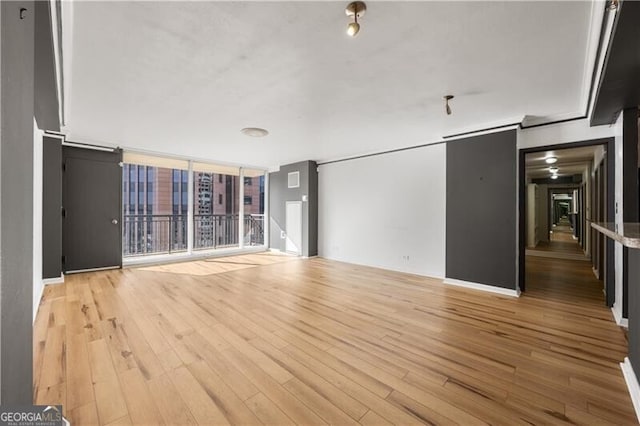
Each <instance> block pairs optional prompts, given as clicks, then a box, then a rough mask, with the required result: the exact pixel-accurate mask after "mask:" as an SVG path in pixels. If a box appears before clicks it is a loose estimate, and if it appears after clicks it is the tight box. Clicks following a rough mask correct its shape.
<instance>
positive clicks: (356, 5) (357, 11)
mask: <svg viewBox="0 0 640 426" xmlns="http://www.w3.org/2000/svg"><path fill="white" fill-rule="evenodd" d="M366 11H367V5H366V4H365V3H364V2H363V1H354V2H351V3H349V5H348V6H347V8H346V9H345V10H344V13H346V14H347V16H348V17H353V22H349V25H347V35H349V36H350V37H355V36H356V34H358V32H359V31H360V24H359V23H358V18H361V17H362V16H363V15H364V13H365V12H366Z"/></svg>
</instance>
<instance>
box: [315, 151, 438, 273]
mask: <svg viewBox="0 0 640 426" xmlns="http://www.w3.org/2000/svg"><path fill="white" fill-rule="evenodd" d="M445 167H446V147H445V144H439V145H431V146H427V147H422V148H416V149H412V150H407V151H401V152H396V153H390V154H384V155H378V156H373V157H366V158H362V159H357V160H350V161H344V162H339V163H333V164H326V165H321V166H320V167H319V185H318V186H319V203H318V204H319V213H318V215H319V241H318V250H319V255H320V256H322V257H326V258H328V259H334V260H339V261H344V262H350V263H356V264H361V265H368V266H375V267H379V268H385V269H391V270H396V271H403V272H410V273H415V274H420V275H426V276H431V277H438V278H442V277H444V274H445V220H446V216H445V203H446V187H445V182H446V169H445Z"/></svg>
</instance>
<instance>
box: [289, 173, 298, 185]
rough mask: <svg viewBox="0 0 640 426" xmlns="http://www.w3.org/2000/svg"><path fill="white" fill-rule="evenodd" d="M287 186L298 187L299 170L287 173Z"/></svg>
mask: <svg viewBox="0 0 640 426" xmlns="http://www.w3.org/2000/svg"><path fill="white" fill-rule="evenodd" d="M287 184H288V185H287V186H288V187H289V188H300V172H291V173H289V174H288V175H287Z"/></svg>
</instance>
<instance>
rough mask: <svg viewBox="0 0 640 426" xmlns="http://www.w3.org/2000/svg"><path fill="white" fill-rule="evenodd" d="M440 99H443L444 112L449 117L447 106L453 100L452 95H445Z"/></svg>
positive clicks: (448, 107)
mask: <svg viewBox="0 0 640 426" xmlns="http://www.w3.org/2000/svg"><path fill="white" fill-rule="evenodd" d="M442 99H444V112H446V113H447V115H451V107H450V106H449V101H450V100H451V99H453V95H445V96H443V97H442Z"/></svg>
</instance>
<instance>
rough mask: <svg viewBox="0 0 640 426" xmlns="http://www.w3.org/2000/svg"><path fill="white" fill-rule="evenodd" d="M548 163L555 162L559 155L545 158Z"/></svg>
mask: <svg viewBox="0 0 640 426" xmlns="http://www.w3.org/2000/svg"><path fill="white" fill-rule="evenodd" d="M544 161H545V162H546V163H547V164H553V163H555V162H556V161H558V157H547V158H545V159H544Z"/></svg>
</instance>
